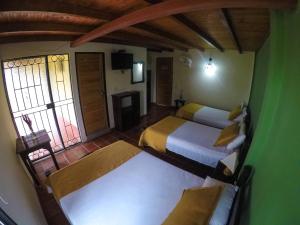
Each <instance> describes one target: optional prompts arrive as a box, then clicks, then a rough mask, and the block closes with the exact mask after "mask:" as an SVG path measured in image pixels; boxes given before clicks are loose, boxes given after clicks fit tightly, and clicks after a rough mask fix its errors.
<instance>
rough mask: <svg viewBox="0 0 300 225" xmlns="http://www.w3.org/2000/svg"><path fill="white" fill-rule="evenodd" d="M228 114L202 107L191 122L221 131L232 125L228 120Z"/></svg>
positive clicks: (223, 111)
mask: <svg viewBox="0 0 300 225" xmlns="http://www.w3.org/2000/svg"><path fill="white" fill-rule="evenodd" d="M229 114H230V112H228V111H225V110H221V109H215V108H211V107H207V106H204V107H202V108H201V109H200V110H198V111H197V112H195V113H194V116H193V121H196V122H198V123H202V124H206V125H208V126H213V127H217V128H220V129H223V128H224V127H227V126H229V125H231V124H232V123H233V121H231V120H228V116H229Z"/></svg>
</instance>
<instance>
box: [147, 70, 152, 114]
mask: <svg viewBox="0 0 300 225" xmlns="http://www.w3.org/2000/svg"><path fill="white" fill-rule="evenodd" d="M151 80H152V78H151V70H147V112H149V111H150V107H151Z"/></svg>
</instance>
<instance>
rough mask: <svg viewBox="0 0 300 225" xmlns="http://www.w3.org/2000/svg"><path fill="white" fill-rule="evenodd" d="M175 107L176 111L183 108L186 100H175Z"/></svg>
mask: <svg viewBox="0 0 300 225" xmlns="http://www.w3.org/2000/svg"><path fill="white" fill-rule="evenodd" d="M174 102H175V107H176V109H179V108H180V107H181V106H184V104H185V100H184V99H175V100H174Z"/></svg>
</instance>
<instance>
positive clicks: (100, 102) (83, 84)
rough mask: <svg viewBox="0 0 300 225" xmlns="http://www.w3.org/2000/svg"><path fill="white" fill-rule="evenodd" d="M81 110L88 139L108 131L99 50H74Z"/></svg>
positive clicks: (103, 80)
mask: <svg viewBox="0 0 300 225" xmlns="http://www.w3.org/2000/svg"><path fill="white" fill-rule="evenodd" d="M75 59H76V71H77V79H78V88H79V96H80V104H81V111H82V117H83V123H84V127H85V133H86V137H87V139H88V140H91V139H93V138H95V137H97V136H99V135H101V134H104V133H106V132H108V131H109V122H108V113H107V112H108V108H107V101H106V98H107V96H106V85H105V83H106V82H105V61H104V59H105V58H104V53H101V52H76V53H75Z"/></svg>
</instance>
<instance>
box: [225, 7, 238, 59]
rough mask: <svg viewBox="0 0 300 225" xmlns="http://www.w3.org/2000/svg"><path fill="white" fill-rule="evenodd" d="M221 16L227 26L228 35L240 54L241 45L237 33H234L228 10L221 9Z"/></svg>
mask: <svg viewBox="0 0 300 225" xmlns="http://www.w3.org/2000/svg"><path fill="white" fill-rule="evenodd" d="M221 17H222V18H223V21H224V24H225V26H226V27H227V29H228V31H229V33H230V35H231V36H232V38H233V41H234V43H235V45H236V47H237V49H238V51H239V52H240V54H242V53H243V49H242V47H241V44H240V41H239V38H238V36H237V33H236V31H235V29H234V26H233V23H232V19H231V16H230V14H229V12H228V10H227V9H221Z"/></svg>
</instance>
